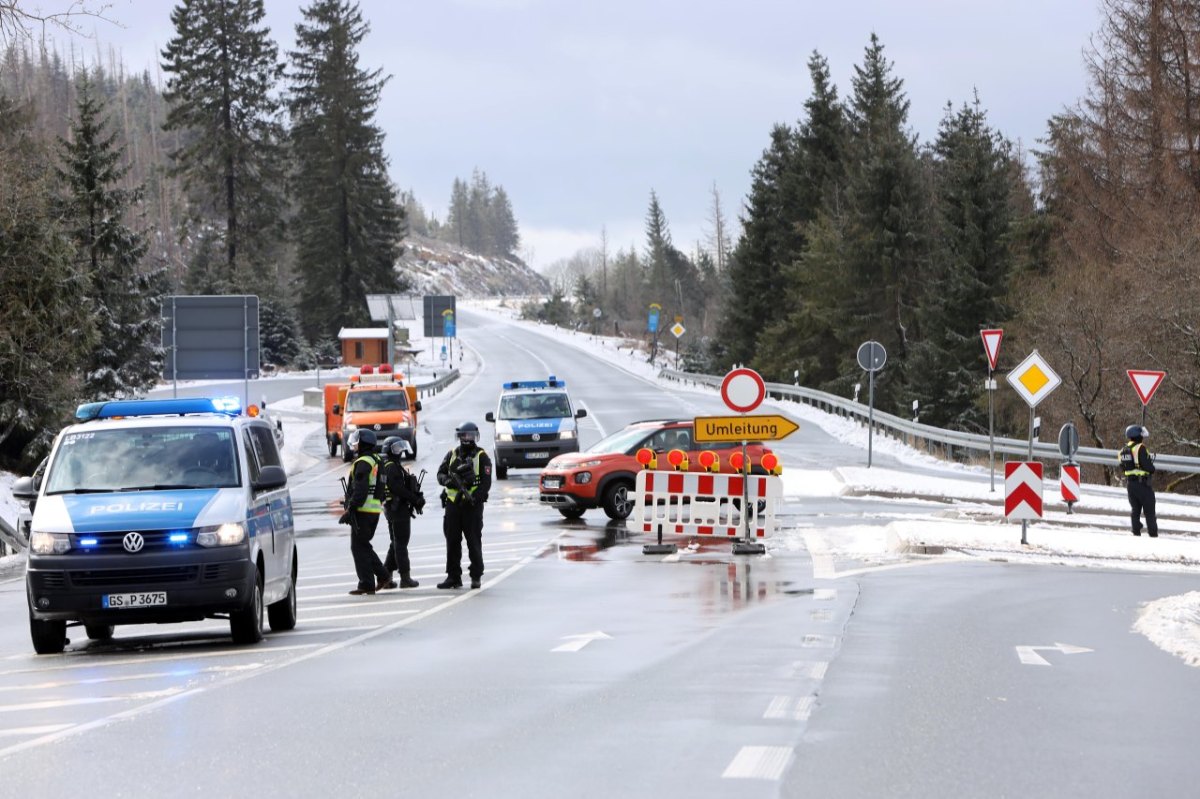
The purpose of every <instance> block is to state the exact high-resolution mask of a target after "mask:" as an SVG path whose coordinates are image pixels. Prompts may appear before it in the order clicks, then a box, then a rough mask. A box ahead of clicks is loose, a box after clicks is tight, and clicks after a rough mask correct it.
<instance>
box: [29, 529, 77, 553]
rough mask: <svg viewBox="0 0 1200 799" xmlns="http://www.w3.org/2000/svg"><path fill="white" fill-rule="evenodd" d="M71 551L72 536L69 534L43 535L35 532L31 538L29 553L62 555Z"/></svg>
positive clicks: (37, 531)
mask: <svg viewBox="0 0 1200 799" xmlns="http://www.w3.org/2000/svg"><path fill="white" fill-rule="evenodd" d="M70 550H71V536H70V535H69V534H67V533H43V532H41V531H40V530H35V531H34V532H33V533H32V534H31V535H30V536H29V551H30V552H32V553H33V554H35V555H61V554H63V553H64V552H69V551H70Z"/></svg>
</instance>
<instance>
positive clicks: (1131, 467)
mask: <svg viewBox="0 0 1200 799" xmlns="http://www.w3.org/2000/svg"><path fill="white" fill-rule="evenodd" d="M1147 435H1149V433H1148V432H1147V431H1146V428H1144V427H1141V426H1139V425H1130V426H1129V427H1127V428H1125V437H1126V438H1128V439H1129V441H1128V442H1127V443H1126V444H1125V446H1124V447H1122V448H1121V453H1120V454H1119V455H1118V456H1117V457H1118V458H1119V459H1120V461H1121V470H1122V471H1123V472H1124V473H1125V491H1126V492H1127V493H1128V495H1129V507H1130V514H1129V516H1130V521H1131V522H1132V525H1133V534H1134V535H1141V534H1142V519H1141V516H1142V513H1143V512H1145V514H1146V531H1147V532H1148V533H1149V534H1150V537H1151V538H1158V517H1157V515H1155V512H1154V486H1153V485H1151V482H1150V481H1151V480H1152V479H1153V475H1154V461H1153V460H1151V459H1150V452H1149V451H1148V450H1147V449H1146V445H1145V444H1143V443H1142V440H1143V438H1144V437H1145V436H1147Z"/></svg>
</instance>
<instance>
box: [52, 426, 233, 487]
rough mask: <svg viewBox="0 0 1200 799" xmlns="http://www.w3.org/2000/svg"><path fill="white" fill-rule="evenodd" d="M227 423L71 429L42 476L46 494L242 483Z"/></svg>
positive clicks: (231, 485)
mask: <svg viewBox="0 0 1200 799" xmlns="http://www.w3.org/2000/svg"><path fill="white" fill-rule="evenodd" d="M240 484H241V482H240V479H239V470H238V466H237V450H236V448H235V446H234V436H233V430H231V429H230V428H228V427H173V426H162V427H138V428H136V429H130V428H125V429H123V430H81V431H79V432H75V433H69V434H67V435H66V436H64V437H63V440H62V442H61V443H60V444H59V445H58V451H57V452H56V453H55V455H54V460H53V462H52V463H51V464H50V473H49V474H48V475H47V476H46V493H47V494H84V493H101V492H109V491H152V490H156V489H158V490H165V489H168V488H232V487H235V486H238V485H240Z"/></svg>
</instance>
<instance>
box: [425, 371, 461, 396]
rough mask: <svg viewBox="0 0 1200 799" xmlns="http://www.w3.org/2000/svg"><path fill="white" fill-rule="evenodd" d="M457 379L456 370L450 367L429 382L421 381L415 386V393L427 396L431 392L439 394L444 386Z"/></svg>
mask: <svg viewBox="0 0 1200 799" xmlns="http://www.w3.org/2000/svg"><path fill="white" fill-rule="evenodd" d="M457 379H458V370H457V369H451V370H450V371H449V372H447V373H446V374H444V375H442V376H441V377H439V378H438V379H437V380H434V381H433V382H430V383H421V384H420V385H418V386H417V394H418V395H419V396H422V397H428V396H430V395H432V394H440V393H442V390H443V389H445V388H446V386H448V385H450V384H451V383H453V382H454V381H455V380H457Z"/></svg>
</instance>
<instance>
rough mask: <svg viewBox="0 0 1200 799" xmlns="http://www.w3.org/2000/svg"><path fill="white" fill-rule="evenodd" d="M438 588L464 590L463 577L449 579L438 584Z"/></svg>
mask: <svg viewBox="0 0 1200 799" xmlns="http://www.w3.org/2000/svg"><path fill="white" fill-rule="evenodd" d="M437 587H438V588H462V578H461V577H447V578H446V579H445V580H442V581H441V582H440V583H438V584H437Z"/></svg>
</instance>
